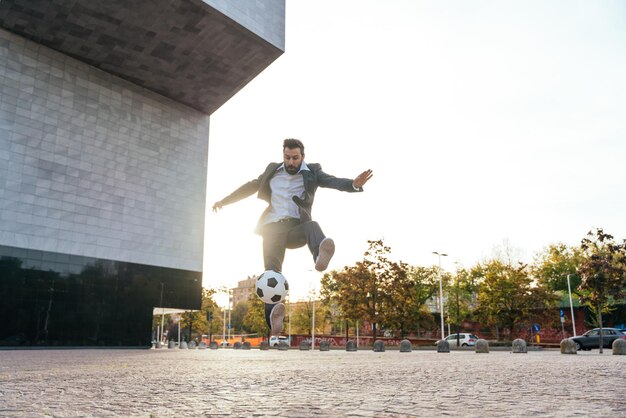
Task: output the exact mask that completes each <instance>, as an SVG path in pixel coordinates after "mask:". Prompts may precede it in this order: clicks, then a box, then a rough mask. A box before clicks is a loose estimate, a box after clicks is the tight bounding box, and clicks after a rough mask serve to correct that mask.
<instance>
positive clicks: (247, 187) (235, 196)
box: [213, 179, 259, 212]
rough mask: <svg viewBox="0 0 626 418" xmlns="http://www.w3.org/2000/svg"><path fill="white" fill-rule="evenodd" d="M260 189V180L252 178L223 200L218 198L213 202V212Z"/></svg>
mask: <svg viewBox="0 0 626 418" xmlns="http://www.w3.org/2000/svg"><path fill="white" fill-rule="evenodd" d="M258 190H259V180H258V179H256V180H252V181H249V182H247V183H246V184H244V185H243V186H241V187H240V188H238V189H237V190H235V191H234V192H232V193H231V194H229V195H228V196H226V197H225V198H223V199H222V200H218V201H217V202H215V203H213V212H217V211H219V210H220V209H222V208H223V207H224V206H226V205H230V204H231V203H235V202H237V201H239V200H241V199H244V198H246V197H248V196H250V195H252V194H254V193H256V192H257V191H258Z"/></svg>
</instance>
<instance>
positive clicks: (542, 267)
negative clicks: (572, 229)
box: [530, 243, 582, 296]
mask: <svg viewBox="0 0 626 418" xmlns="http://www.w3.org/2000/svg"><path fill="white" fill-rule="evenodd" d="M581 263H582V252H581V249H580V248H577V247H569V246H567V245H565V244H563V243H558V244H552V245H550V246H548V247H547V248H546V249H545V250H544V251H543V252H541V253H539V254H537V255H535V258H534V260H533V264H532V266H531V267H530V270H531V274H532V275H533V277H535V278H536V280H537V282H538V283H540V284H542V285H544V286H545V287H546V288H548V289H550V290H553V291H562V292H568V286H567V275H568V274H569V275H570V287H571V289H572V292H573V293H576V294H577V295H578V296H581V291H580V290H578V286H579V285H580V281H581V279H580V276H579V275H578V268H579V267H580V265H581Z"/></svg>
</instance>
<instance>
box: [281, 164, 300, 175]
mask: <svg viewBox="0 0 626 418" xmlns="http://www.w3.org/2000/svg"><path fill="white" fill-rule="evenodd" d="M301 166H302V163H300V164H298V166H297V167H293V166H288V165H286V166H285V171H287V173H288V174H298V171H300V167H301Z"/></svg>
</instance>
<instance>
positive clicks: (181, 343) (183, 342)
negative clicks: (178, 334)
mask: <svg viewBox="0 0 626 418" xmlns="http://www.w3.org/2000/svg"><path fill="white" fill-rule="evenodd" d="M187 348H188V347H187V341H181V342H180V349H181V350H186V349H187Z"/></svg>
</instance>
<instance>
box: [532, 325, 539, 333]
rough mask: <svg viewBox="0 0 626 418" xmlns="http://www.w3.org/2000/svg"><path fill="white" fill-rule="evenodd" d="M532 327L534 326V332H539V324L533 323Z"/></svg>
mask: <svg viewBox="0 0 626 418" xmlns="http://www.w3.org/2000/svg"><path fill="white" fill-rule="evenodd" d="M533 328H535V332H539V324H535V325H533Z"/></svg>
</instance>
